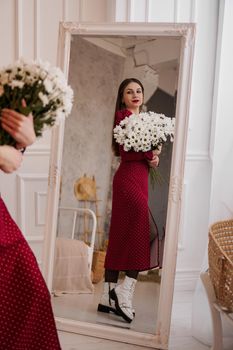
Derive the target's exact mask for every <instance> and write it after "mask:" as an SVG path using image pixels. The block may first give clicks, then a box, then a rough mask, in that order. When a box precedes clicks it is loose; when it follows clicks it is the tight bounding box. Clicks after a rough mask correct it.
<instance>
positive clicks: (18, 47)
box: [15, 0, 23, 60]
mask: <svg viewBox="0 0 233 350" xmlns="http://www.w3.org/2000/svg"><path fill="white" fill-rule="evenodd" d="M22 23H23V22H22V0H15V59H16V60H18V59H19V58H20V57H21V56H22V41H23V37H22Z"/></svg>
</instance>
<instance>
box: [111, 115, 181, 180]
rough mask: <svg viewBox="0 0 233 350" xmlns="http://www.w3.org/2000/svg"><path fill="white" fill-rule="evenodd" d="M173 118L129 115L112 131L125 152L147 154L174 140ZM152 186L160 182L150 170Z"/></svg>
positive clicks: (156, 172)
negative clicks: (168, 140)
mask: <svg viewBox="0 0 233 350" xmlns="http://www.w3.org/2000/svg"><path fill="white" fill-rule="evenodd" d="M174 129H175V118H168V117H166V116H165V115H164V114H158V113H155V112H144V113H139V114H137V115H136V114H131V115H130V116H129V117H126V118H124V119H123V120H122V121H121V122H120V124H119V125H117V126H116V127H115V128H114V130H113V135H114V138H115V140H116V142H117V143H119V144H120V145H122V146H123V149H124V150H125V151H131V150H132V151H135V152H140V151H142V152H147V151H150V150H156V149H157V150H158V149H159V146H161V145H162V144H163V143H164V142H166V141H167V139H168V138H170V141H171V142H173V140H174ZM150 177H151V181H152V184H154V183H155V182H156V181H157V182H160V181H161V175H160V174H159V173H158V171H157V170H155V169H153V168H151V169H150Z"/></svg>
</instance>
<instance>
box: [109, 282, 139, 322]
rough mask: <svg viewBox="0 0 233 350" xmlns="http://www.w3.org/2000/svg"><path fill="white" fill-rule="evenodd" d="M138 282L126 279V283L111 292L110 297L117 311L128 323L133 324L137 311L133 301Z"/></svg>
mask: <svg viewBox="0 0 233 350" xmlns="http://www.w3.org/2000/svg"><path fill="white" fill-rule="evenodd" d="M136 282H137V280H136V279H134V278H130V277H128V276H126V277H125V279H124V281H123V282H122V283H121V284H119V285H118V286H117V287H116V288H115V289H112V290H111V291H110V297H111V299H112V300H114V301H115V305H116V310H117V312H118V314H119V315H121V316H122V317H123V318H124V320H126V321H127V322H129V323H130V322H132V320H133V318H134V313H135V311H134V310H133V307H132V299H133V294H134V290H135V286H136Z"/></svg>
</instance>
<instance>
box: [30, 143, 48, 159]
mask: <svg viewBox="0 0 233 350" xmlns="http://www.w3.org/2000/svg"><path fill="white" fill-rule="evenodd" d="M24 156H50V146H46V145H39V146H31V147H29V148H28V149H27V150H26V151H25V153H24Z"/></svg>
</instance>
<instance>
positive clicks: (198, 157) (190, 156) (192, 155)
mask: <svg viewBox="0 0 233 350" xmlns="http://www.w3.org/2000/svg"><path fill="white" fill-rule="evenodd" d="M210 160H211V159H210V155H209V152H188V153H187V154H186V157H185V161H187V162H196V161H198V162H209V161H210Z"/></svg>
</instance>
